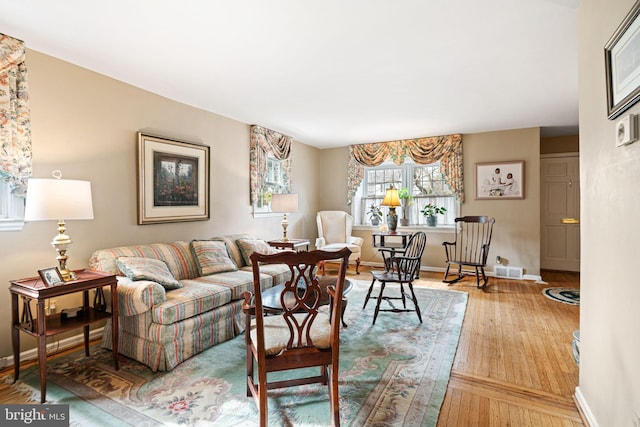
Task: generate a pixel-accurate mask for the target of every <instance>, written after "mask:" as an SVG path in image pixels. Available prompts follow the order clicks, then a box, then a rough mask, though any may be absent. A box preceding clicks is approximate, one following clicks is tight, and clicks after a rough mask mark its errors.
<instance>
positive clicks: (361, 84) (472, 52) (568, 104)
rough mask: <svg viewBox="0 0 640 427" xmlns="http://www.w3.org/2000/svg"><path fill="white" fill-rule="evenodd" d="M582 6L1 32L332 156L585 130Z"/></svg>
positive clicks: (454, 4)
mask: <svg viewBox="0 0 640 427" xmlns="http://www.w3.org/2000/svg"><path fill="white" fill-rule="evenodd" d="M578 1H579V0H395V1H391V0H322V1H319V0H225V1H221V0H182V1H175V0H109V1H106V0H93V1H87V0H57V1H51V0H20V1H17V0H0V33H5V34H8V35H10V36H13V37H16V38H19V39H22V40H24V41H25V42H26V45H27V47H28V48H30V49H33V50H36V51H39V52H43V53H46V54H48V55H52V56H55V57H58V58H61V59H63V60H66V61H69V62H71V63H74V64H77V65H79V66H82V67H85V68H88V69H90V70H94V71H97V72H99V73H102V74H105V75H107V76H110V77H113V78H115V79H118V80H121V81H124V82H127V83H130V84H132V85H134V86H137V87H140V88H143V89H146V90H149V91H151V92H154V93H157V94H160V95H163V96H165V97H167V98H170V99H173V100H176V101H179V102H183V103H185V104H188V105H192V106H195V107H199V108H202V109H205V110H208V111H211V112H214V113H217V114H220V115H223V116H226V117H230V118H233V119H236V120H239V121H242V122H245V123H249V124H259V125H262V126H265V127H268V128H270V129H274V130H277V131H279V132H282V133H284V134H286V135H290V136H293V137H294V138H295V139H296V140H297V141H299V142H302V143H305V144H309V145H312V146H316V147H320V148H327V147H338V146H345V145H348V144H354V143H365V142H376V141H388V140H395V139H404V138H417V137H425V136H435V135H443V134H449V133H477V132H484V131H492V130H503V129H515V128H525V127H534V126H540V127H542V128H543V135H558V134H567V133H574V134H575V133H577V125H578V44H577V8H578ZM28 61H29V59H28V57H27V66H28V64H29V62H28ZM140 126H141V127H144V123H141V124H140Z"/></svg>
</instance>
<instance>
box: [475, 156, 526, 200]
mask: <svg viewBox="0 0 640 427" xmlns="http://www.w3.org/2000/svg"><path fill="white" fill-rule="evenodd" d="M498 199H500V200H505V199H524V161H523V160H517V161H512V162H492V163H476V200H498Z"/></svg>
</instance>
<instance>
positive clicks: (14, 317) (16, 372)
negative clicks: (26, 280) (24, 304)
mask: <svg viewBox="0 0 640 427" xmlns="http://www.w3.org/2000/svg"><path fill="white" fill-rule="evenodd" d="M18 309H19V307H18V294H14V293H12V294H11V344H12V345H13V382H14V383H15V382H16V381H18V377H19V376H20V320H19V318H20V316H19V314H18Z"/></svg>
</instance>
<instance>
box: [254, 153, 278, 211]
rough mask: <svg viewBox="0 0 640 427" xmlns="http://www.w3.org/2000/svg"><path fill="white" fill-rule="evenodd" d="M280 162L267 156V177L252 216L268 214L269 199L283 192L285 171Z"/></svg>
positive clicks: (269, 208) (269, 209) (269, 207)
mask: <svg viewBox="0 0 640 427" xmlns="http://www.w3.org/2000/svg"><path fill="white" fill-rule="evenodd" d="M282 162H283V161H281V160H277V159H276V158H275V157H273V156H271V155H267V176H266V178H265V181H264V185H263V186H262V189H261V191H260V193H259V195H258V200H257V201H256V203H255V204H254V206H253V213H254V214H260V213H270V212H271V197H272V196H273V195H274V194H281V193H284V192H285V182H284V173H285V171H284V167H283V165H282Z"/></svg>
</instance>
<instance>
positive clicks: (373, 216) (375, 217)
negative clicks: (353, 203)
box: [367, 203, 382, 226]
mask: <svg viewBox="0 0 640 427" xmlns="http://www.w3.org/2000/svg"><path fill="white" fill-rule="evenodd" d="M367 213H368V214H369V219H370V220H371V225H373V226H377V225H378V224H380V221H382V211H381V210H380V207H379V206H378V205H376V204H375V203H372V204H371V206H370V207H369V210H368V211H367Z"/></svg>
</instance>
